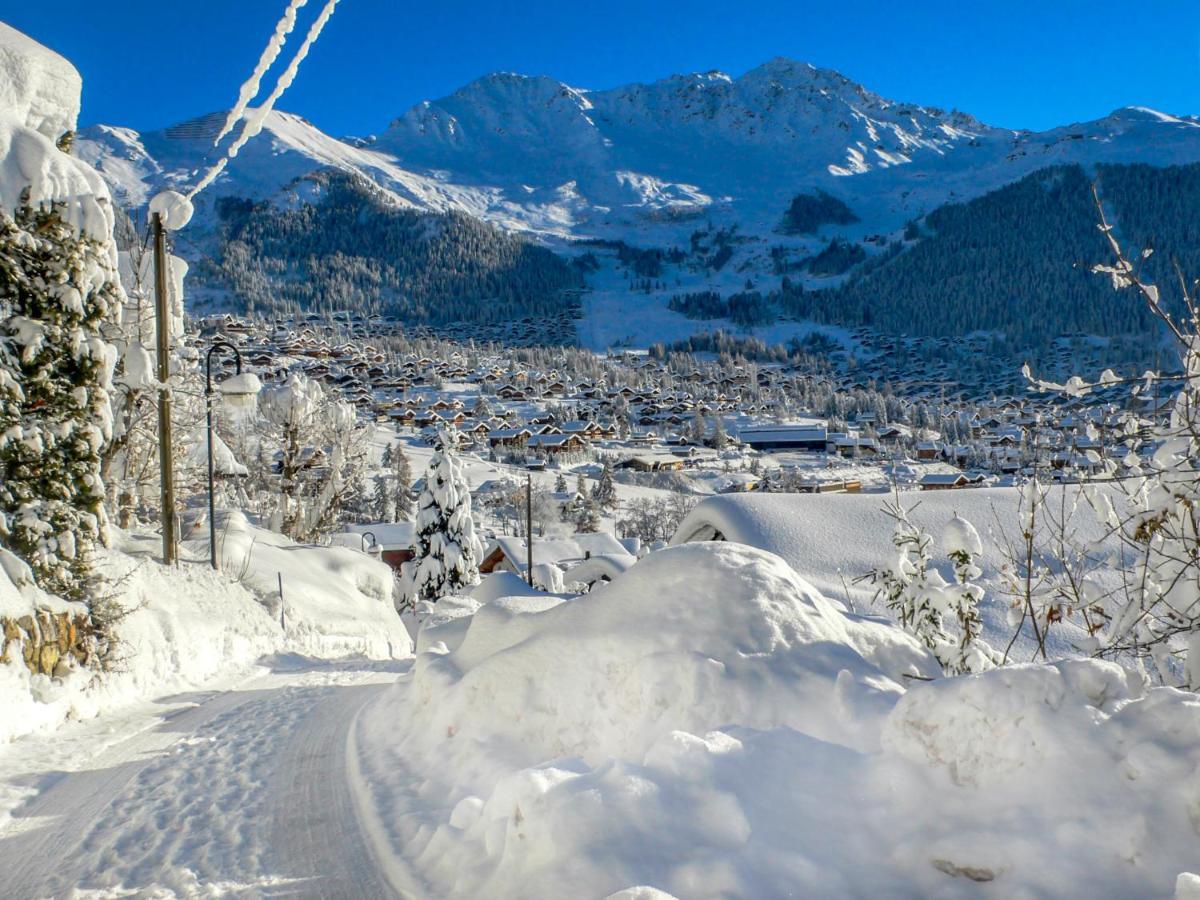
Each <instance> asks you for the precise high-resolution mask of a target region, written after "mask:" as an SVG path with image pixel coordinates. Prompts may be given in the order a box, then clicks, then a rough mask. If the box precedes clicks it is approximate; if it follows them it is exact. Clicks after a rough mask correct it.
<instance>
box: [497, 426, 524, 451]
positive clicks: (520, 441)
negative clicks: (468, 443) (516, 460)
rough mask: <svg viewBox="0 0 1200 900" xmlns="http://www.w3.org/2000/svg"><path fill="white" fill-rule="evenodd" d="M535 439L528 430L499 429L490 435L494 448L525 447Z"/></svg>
mask: <svg viewBox="0 0 1200 900" xmlns="http://www.w3.org/2000/svg"><path fill="white" fill-rule="evenodd" d="M531 437H533V432H531V431H530V430H529V429H528V428H497V429H496V430H494V431H492V432H490V433H489V434H488V444H489V445H490V446H492V447H523V446H525V444H526V443H527V442H528V441H529V439H530V438H531Z"/></svg>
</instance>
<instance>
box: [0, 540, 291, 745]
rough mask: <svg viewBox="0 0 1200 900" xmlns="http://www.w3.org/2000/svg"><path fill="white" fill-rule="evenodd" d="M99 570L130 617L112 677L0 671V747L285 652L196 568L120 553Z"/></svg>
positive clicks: (102, 561) (250, 613)
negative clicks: (59, 676)
mask: <svg viewBox="0 0 1200 900" xmlns="http://www.w3.org/2000/svg"><path fill="white" fill-rule="evenodd" d="M130 549H132V548H130ZM98 563H99V565H98V569H99V571H100V572H101V573H102V574H103V575H104V576H105V577H106V578H107V579H108V580H109V582H110V584H111V585H112V590H113V591H114V592H116V593H117V595H118V599H119V602H120V605H121V606H122V607H123V608H125V609H127V610H128V611H129V614H128V615H127V616H126V617H125V618H124V619H123V620H122V621H121V623H120V638H121V642H122V646H121V648H120V649H119V651H118V653H117V657H118V659H117V662H116V671H114V672H112V673H110V674H107V675H105V676H103V677H93V674H92V673H90V672H86V671H81V670H77V671H75V672H74V673H72V674H71V675H69V676H68V677H67V678H65V679H63V680H61V681H53V680H51V679H49V678H46V677H45V676H31V675H30V673H29V671H28V670H27V669H26V668H25V666H24V665H22V664H21V663H20V661H19V660H18V661H14V663H12V664H10V665H0V742H4V741H8V740H11V739H13V738H14V737H18V736H20V735H22V734H28V733H31V732H35V731H42V730H45V729H48V728H52V727H55V726H57V725H59V724H60V723H61V722H63V721H66V720H67V719H74V718H79V719H85V718H91V717H93V716H95V715H97V714H99V713H100V712H103V711H105V710H107V709H112V708H115V707H118V706H121V705H123V704H126V703H131V702H134V701H136V700H140V699H145V698H148V697H155V696H164V695H166V694H170V693H173V692H177V691H183V690H188V689H192V688H195V687H198V686H200V685H202V684H204V683H205V682H206V681H209V680H210V679H212V678H214V677H215V676H217V675H221V674H231V673H236V672H238V671H239V670H248V669H249V668H251V667H252V666H254V665H255V664H256V663H257V661H258V660H259V659H261V658H262V657H263V656H267V655H269V654H272V653H275V652H278V651H280V650H281V649H284V646H285V642H284V640H283V634H282V632H281V631H280V628H279V624H278V621H277V620H275V619H274V618H273V617H272V616H271V614H270V612H269V611H268V610H267V609H266V608H265V607H264V606H263V605H262V604H261V603H259V602H258V601H257V599H256V598H255V597H254V596H253V595H252V594H251V593H250V592H249V591H247V590H246V589H245V588H244V587H242V586H241V585H239V584H236V583H231V582H230V580H229V579H228V578H225V577H223V576H222V575H220V574H218V573H215V572H212V571H211V570H209V569H207V568H202V567H199V566H189V567H188V568H186V569H182V570H171V569H167V568H164V567H163V566H161V565H159V564H158V563H157V562H154V561H152V560H151V559H149V558H146V557H141V558H139V557H138V556H134V555H129V554H127V553H122V552H118V551H102V553H101V555H100V557H99V560H98Z"/></svg>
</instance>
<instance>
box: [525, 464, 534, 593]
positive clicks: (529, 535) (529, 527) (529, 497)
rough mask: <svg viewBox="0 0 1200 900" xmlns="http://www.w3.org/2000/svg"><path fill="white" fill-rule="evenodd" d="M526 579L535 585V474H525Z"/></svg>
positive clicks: (531, 585)
mask: <svg viewBox="0 0 1200 900" xmlns="http://www.w3.org/2000/svg"><path fill="white" fill-rule="evenodd" d="M525 580H526V581H528V582H529V586H530V587H533V476H532V475H530V474H528V473H527V474H526V475H525Z"/></svg>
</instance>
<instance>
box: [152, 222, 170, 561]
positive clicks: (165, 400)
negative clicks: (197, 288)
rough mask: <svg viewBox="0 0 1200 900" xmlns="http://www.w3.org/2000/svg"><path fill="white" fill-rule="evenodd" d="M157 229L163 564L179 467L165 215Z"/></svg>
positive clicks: (156, 282) (156, 275) (155, 286)
mask: <svg viewBox="0 0 1200 900" xmlns="http://www.w3.org/2000/svg"><path fill="white" fill-rule="evenodd" d="M151 224H152V227H153V230H154V318H155V324H156V326H157V328H156V332H157V333H156V344H157V356H158V360H157V361H158V373H157V374H158V383H159V385H160V387H159V389H158V467H159V485H160V487H159V507H160V509H161V515H162V547H163V553H162V555H163V564H164V565H168V566H170V565H174V564H175V558H176V557H175V544H176V538H175V467H174V465H173V462H172V459H171V391H170V388H169V387H168V385H167V380H168V379H169V378H170V376H171V360H170V356H169V354H168V349H169V345H170V339H171V336H170V320H169V318H168V312H169V311H168V309H167V235H166V231H165V230H164V229H163V222H162V215H161V214H160V213H154V215H153V216H152V217H151Z"/></svg>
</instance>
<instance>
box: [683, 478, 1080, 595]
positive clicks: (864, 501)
mask: <svg viewBox="0 0 1200 900" xmlns="http://www.w3.org/2000/svg"><path fill="white" fill-rule="evenodd" d="M901 498H902V500H903V501H904V503H905V505H906V506H909V507H912V506H914V505H915V509H914V510H913V512H912V514H911V518H912V520H913V521H914V522H915V523H917V524H918V525H919V526H921V527H923V528H925V529H926V530H927V531H929V533H930V534H933V535H938V534H941V532H942V528H943V527H944V526H945V524H946V523H947V522H948V521H950V520H951V519H952V518H953V517H954V516H955V514H958V515H961V516H963V517H964V518H966V519H967V520H969V521H970V522H972V523H974V524H975V526H976V527H977V528H978V529H979V530H980V533H981V534H982V535H983V538H984V552H983V557H982V559H981V560H980V565H981V567H982V568H983V569H984V573H985V578H988V579H990V578H993V577H994V576H995V575H996V572H997V569H998V568H999V566H1000V565H1001V564H1002V562H1003V558H1002V555H1001V552H1000V548H999V546H998V545H997V542H996V535H995V534H994V530H995V529H994V528H993V527H991V526H993V525H994V523H995V522H996V521H997V517H999V520H1000V521H1001V522H1003V523H1004V524H1005V525H1006V526H1014V527H1015V525H1016V523H1017V505H1018V500H1019V497H1018V491H1017V489H1016V488H976V489H973V490H970V491H922V492H909V493H906V494H902V495H901ZM888 499H889V498H888V496H887V495H885V494H753V493H750V494H720V495H717V496H715V497H709V498H708V499H706V500H704V501H703V502H702V503H700V504H699V505H698V506H697V507H696V508H695V509H693V510H692V511H691V513H689V514H688V515H687V517H686V518H684V520H683V522H682V523H681V524H680V526H679V528H678V530H676V532H675V535H674V537H673V538H672V539H671V543H672V544H673V545H678V544H683V543H688V542H690V541H705V540H712V539H713V538H714V537H715V536H716V535H717V534H718V533H719V534H720V535H721V536H722V537H723V538H724V539H725V540H727V541H732V542H735V543H740V544H748V545H750V546H752V547H758V548H759V549H762V550H767V551H770V552H771V553H774V554H776V555H778V556H780V557H782V558H783V559H784V560H785V561H786V562H788V563H789V564H790V565H791V566H792V568H794V569H795V570H796V571H797V572H799V573H800V574H801V575H802V576H803V577H804V578H806V579H808V580H809V581H810V582H812V583H813V584H814V585H815V586H816V587H817V588H818V589H820V590H821V591H822V592H823V593H825V594H826V595H827V596H830V597H839V598H840V597H843V596H845V593H846V590H847V588H846V585H847V584H848V583H849V582H851V581H852V580H853V579H854V578H855V577H857V576H859V575H863V574H865V573H867V572H869V571H871V570H872V569H874V568H875V567H876V566H878V565H880V564H881V563H882V562H883V561H885V560H887V559H889V558H890V557H891V556H892V555H893V553H894V552H895V551H894V548H893V547H892V542H891V537H892V530H893V525H894V523H893V522H892V520H891V519H890V518H889V517H888V515H887V513H886V512H885V510H884V504H885V503H886V502H888ZM1083 515H1084V516H1088V519H1087V521H1088V522H1090V523H1091V524H1092V525H1093V526H1095V522H1094V519H1091V518H1090V516H1089V514H1088V513H1087V512H1086V510H1085V511H1084V513H1083ZM1080 528H1081V530H1085V531H1091V528H1088V529H1084V527H1083V525H1081V526H1080ZM1101 533H1102V529H1100V528H1099V526H1095V528H1094V533H1093V534H1090V535H1089V536H1090V537H1097V538H1098V537H1099V536H1100V535H1101ZM867 593H868V594H869V593H870V592H869V591H867Z"/></svg>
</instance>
